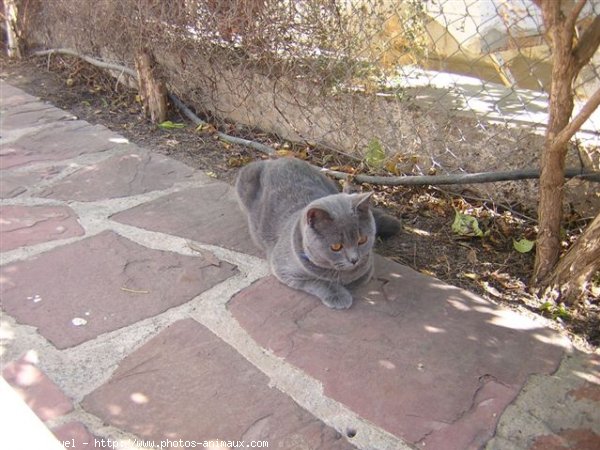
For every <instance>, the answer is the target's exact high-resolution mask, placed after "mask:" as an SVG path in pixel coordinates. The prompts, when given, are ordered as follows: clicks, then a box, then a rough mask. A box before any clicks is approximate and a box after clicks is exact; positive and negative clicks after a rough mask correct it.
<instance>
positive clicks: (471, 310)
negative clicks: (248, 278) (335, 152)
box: [229, 257, 563, 449]
mask: <svg viewBox="0 0 600 450" xmlns="http://www.w3.org/2000/svg"><path fill="white" fill-rule="evenodd" d="M376 261H377V267H376V275H375V278H374V280H373V281H371V282H370V283H369V284H368V285H367V286H366V287H364V288H362V289H361V290H360V291H359V292H358V293H357V294H356V296H355V297H356V298H357V299H358V300H355V304H354V305H353V306H352V308H351V309H349V310H347V311H337V310H330V309H328V308H326V307H325V306H323V305H322V304H321V303H320V302H319V301H318V300H317V299H316V298H315V297H311V296H309V295H306V294H303V293H301V292H298V291H294V290H292V289H289V288H287V287H286V286H284V285H282V284H281V283H279V282H277V281H276V280H275V278H273V277H269V278H266V279H263V280H260V281H259V282H257V283H255V284H254V285H252V286H251V287H249V288H247V289H245V290H244V291H242V292H241V293H240V294H238V295H237V296H235V297H234V298H233V299H232V300H231V301H230V302H229V307H230V310H231V312H232V314H233V316H234V317H235V318H236V319H237V320H238V321H239V322H240V324H241V325H242V326H243V327H244V328H245V329H246V330H247V331H248V332H249V333H250V335H251V336H252V337H253V338H254V339H255V340H256V341H257V342H258V343H259V344H261V345H262V346H264V347H266V348H268V349H269V350H271V351H273V352H274V353H275V354H276V355H278V356H281V357H283V358H285V360H286V361H288V362H290V363H292V364H293V365H295V366H297V367H299V368H300V369H302V370H304V371H305V372H307V373H308V374H310V375H311V376H313V377H315V378H316V379H318V380H320V381H321V382H322V383H323V387H324V392H325V395H327V396H329V397H331V398H333V399H335V400H338V401H340V402H341V403H344V404H345V405H347V406H348V407H350V408H351V409H352V410H353V411H355V412H356V413H358V414H359V415H360V416H362V417H364V418H365V419H367V420H369V421H371V422H373V423H375V424H377V425H379V426H380V427H382V428H384V429H386V430H387V431H389V432H391V433H393V434H394V435H396V436H398V437H400V438H401V439H403V440H405V441H407V442H410V443H413V444H415V445H418V446H425V448H435V449H467V448H479V447H480V446H482V445H483V444H484V443H485V442H486V441H487V440H489V439H490V438H491V437H492V435H493V433H494V429H495V426H496V423H497V420H498V417H499V416H500V413H501V412H502V411H503V410H504V408H505V407H506V406H507V405H508V404H509V403H510V402H511V401H512V400H513V399H514V398H515V397H516V395H517V393H518V392H519V390H520V388H521V387H522V386H523V384H524V382H525V381H526V380H527V377H528V376H529V375H530V374H533V373H552V372H553V371H554V370H556V368H557V366H558V364H559V361H560V358H561V356H562V354H563V348H562V347H561V346H560V345H558V342H559V341H560V340H559V339H556V338H555V336H554V335H553V334H552V333H551V332H550V331H548V330H546V329H543V328H540V327H539V325H537V324H536V323H533V322H531V321H529V320H528V319H526V318H523V317H520V316H517V315H516V314H514V313H511V312H510V311H507V310H504V309H502V308H500V307H498V306H496V305H493V304H491V303H489V302H487V301H485V300H483V299H481V298H479V297H477V296H475V295H473V294H470V293H468V292H465V291H462V290H460V289H458V288H455V287H452V286H448V285H446V284H444V283H442V282H440V281H438V280H436V279H434V278H431V277H427V276H425V275H422V274H419V273H417V272H415V271H413V270H411V269H409V268H407V267H404V266H400V265H399V264H395V263H393V262H391V261H388V260H385V259H383V258H381V257H377V259H376Z"/></svg>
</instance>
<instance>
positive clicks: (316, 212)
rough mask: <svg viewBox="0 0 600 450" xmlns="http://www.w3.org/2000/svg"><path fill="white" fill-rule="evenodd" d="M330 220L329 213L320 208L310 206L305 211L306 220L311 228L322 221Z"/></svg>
mask: <svg viewBox="0 0 600 450" xmlns="http://www.w3.org/2000/svg"><path fill="white" fill-rule="evenodd" d="M331 220H332V219H331V216H330V215H329V213H328V212H327V211H325V210H324V209H321V208H310V209H309V210H308V211H307V212H306V222H307V223H308V224H309V225H310V226H311V227H313V228H315V227H316V226H318V225H320V224H322V223H324V222H331Z"/></svg>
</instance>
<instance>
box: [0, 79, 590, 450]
mask: <svg viewBox="0 0 600 450" xmlns="http://www.w3.org/2000/svg"><path fill="white" fill-rule="evenodd" d="M0 88H1V139H0V143H1V145H2V148H1V152H0V170H1V172H0V195H1V197H2V201H1V203H0V205H1V221H0V224H1V229H0V233H1V234H0V247H1V250H2V260H1V263H2V266H1V268H0V270H1V272H0V292H1V295H2V318H1V329H0V337H1V338H2V343H1V347H0V352H1V354H2V375H3V377H4V379H5V380H6V381H7V382H8V383H9V384H10V385H11V386H12V389H14V390H15V391H17V392H18V393H19V394H20V395H21V397H22V398H23V399H24V401H25V402H26V403H27V405H29V407H30V408H31V410H33V412H35V413H36V414H37V416H38V417H39V419H40V420H41V421H42V422H44V423H45V425H46V427H48V428H50V429H51V430H52V431H53V432H54V434H55V435H56V436H57V438H58V440H59V441H60V442H61V443H63V444H64V446H65V447H66V448H77V449H89V448H129V449H139V448H160V447H161V446H162V448H194V447H195V448H203V446H205V445H208V441H214V440H217V439H218V440H222V441H226V442H227V441H229V444H230V446H234V445H238V441H243V445H244V447H243V448H267V445H268V448H277V449H323V450H331V449H347V448H361V449H376V450H384V449H408V448H414V449H423V448H426V449H440V450H443V449H478V448H488V449H511V450H512V449H532V450H533V449H544V450H548V449H566V448H572V449H579V450H582V449H597V448H600V373H599V372H600V357H599V356H598V355H584V354H581V353H578V352H576V351H574V350H573V349H571V347H570V345H569V343H568V341H566V340H565V339H563V338H561V337H560V336H559V335H557V334H556V333H554V332H552V331H551V330H549V329H548V328H546V327H545V326H544V324H543V323H541V322H539V323H538V322H536V321H533V320H532V319H529V318H525V317H522V316H519V315H517V314H516V313H514V312H511V311H509V310H507V309H503V308H501V307H499V306H497V305H494V304H491V303H489V302H488V301H486V300H484V299H481V298H479V297H477V296H476V295H473V294H470V293H468V292H465V291H463V290H460V289H458V288H455V287H451V286H449V285H446V284H444V283H442V282H440V281H438V280H436V279H434V278H430V277H427V276H424V275H422V274H420V273H417V272H415V271H413V270H411V269H409V268H407V267H404V266H401V265H398V264H396V263H393V262H391V261H388V260H385V259H383V258H378V260H377V270H376V275H375V277H374V279H373V281H372V282H371V283H370V284H369V285H368V286H366V287H365V288H363V289H362V290H361V291H360V293H359V295H358V300H357V301H356V302H355V305H354V306H353V307H352V308H351V309H350V310H347V311H333V310H329V309H327V308H325V307H324V306H322V305H321V303H320V302H319V301H318V300H316V299H315V298H312V297H310V296H308V295H305V294H302V293H300V292H296V291H293V290H291V289H288V288H286V287H285V286H282V285H281V284H279V283H278V282H277V281H276V280H275V279H274V278H273V277H271V276H269V273H268V267H267V265H266V263H265V261H264V259H263V258H262V257H261V255H260V253H259V252H258V251H257V250H256V249H255V248H254V246H253V244H252V242H251V240H250V237H249V235H248V231H247V228H246V223H245V219H244V217H243V216H242V214H241V212H240V211H239V210H238V208H237V204H236V202H235V199H234V195H233V192H232V189H231V187H230V186H229V185H227V184H224V183H222V182H218V181H216V180H214V179H213V178H210V177H208V176H206V175H204V174H202V173H198V172H195V171H194V170H192V169H191V168H189V167H187V166H185V165H183V164H181V163H179V162H177V161H174V160H172V159H169V158H167V157H164V156H161V155H158V154H153V153H151V152H150V151H148V150H145V149H142V148H139V147H137V146H135V145H133V144H130V143H129V142H127V140H126V139H124V138H123V137H121V136H119V135H117V134H115V133H113V132H111V131H109V130H107V129H106V128H104V127H102V126H93V125H90V124H88V123H86V122H83V121H80V120H76V118H74V117H72V116H70V114H69V113H66V112H64V111H62V110H59V109H57V108H55V107H53V106H51V105H48V104H46V103H43V102H41V101H39V100H38V99H36V98H34V97H31V96H29V95H27V94H25V93H24V92H22V91H20V90H19V89H16V88H14V87H12V86H10V85H8V84H6V83H5V82H0ZM9 390H10V389H9ZM0 392H3V391H1V390H0ZM0 395H2V394H0ZM6 405H7V403H6V402H5V401H0V408H7V406H6ZM11 411H12V410H11ZM5 413H6V410H5ZM15 414H16V413H15ZM11 415H12V413H10V412H9V413H8V414H4V415H3V416H2V417H7V418H8V419H6V420H11V419H12V422H14V423H15V424H18V422H19V420H18V419H17V418H15V417H11ZM3 426H5V424H4V423H3ZM9 426H10V427H11V429H12V426H13V424H9ZM15 426H16V425H15ZM0 434H2V433H0ZM13 434H14V433H13ZM25 434H29V432H24V433H23V436H24V440H25V438H26V436H25ZM2 439H3V438H1V437H0V446H2V448H19V443H18V442H17V443H14V442H13V443H12V444H11V446H10V447H9V446H6V445H3V444H2ZM4 439H6V438H4ZM22 448H28V447H27V446H24V447H22ZM29 448H32V447H29ZM36 448H37V447H36ZM48 448H51V447H50V445H48Z"/></svg>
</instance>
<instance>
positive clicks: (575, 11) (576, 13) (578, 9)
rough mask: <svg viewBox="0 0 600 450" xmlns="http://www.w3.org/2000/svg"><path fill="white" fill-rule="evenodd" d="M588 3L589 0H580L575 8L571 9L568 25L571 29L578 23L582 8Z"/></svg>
mask: <svg viewBox="0 0 600 450" xmlns="http://www.w3.org/2000/svg"><path fill="white" fill-rule="evenodd" d="M586 3H587V0H579V1H578V2H577V4H576V5H575V6H573V9H572V10H571V12H570V14H569V16H568V17H567V22H566V26H567V27H568V28H570V29H573V28H575V24H576V23H577V18H578V17H579V14H581V10H582V9H583V7H584V6H585V4H586Z"/></svg>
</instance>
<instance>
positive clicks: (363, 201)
mask: <svg viewBox="0 0 600 450" xmlns="http://www.w3.org/2000/svg"><path fill="white" fill-rule="evenodd" d="M371 195H373V191H371V192H365V193H364V194H352V207H353V208H354V209H355V210H356V211H358V212H359V213H366V212H367V211H368V210H369V198H370V197H371Z"/></svg>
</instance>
